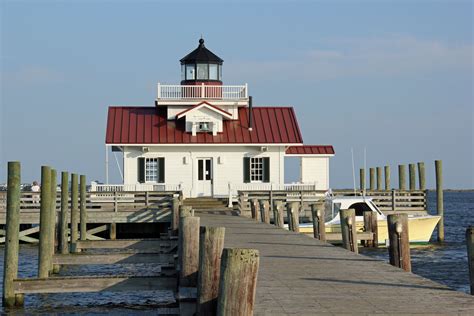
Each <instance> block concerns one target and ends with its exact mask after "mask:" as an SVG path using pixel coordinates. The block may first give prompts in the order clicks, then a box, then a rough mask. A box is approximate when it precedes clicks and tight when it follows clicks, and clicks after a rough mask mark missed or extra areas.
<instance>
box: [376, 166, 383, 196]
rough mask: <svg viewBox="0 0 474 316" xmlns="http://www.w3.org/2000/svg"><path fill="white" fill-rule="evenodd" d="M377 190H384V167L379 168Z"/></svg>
mask: <svg viewBox="0 0 474 316" xmlns="http://www.w3.org/2000/svg"><path fill="white" fill-rule="evenodd" d="M377 190H378V191H380V190H382V167H377Z"/></svg>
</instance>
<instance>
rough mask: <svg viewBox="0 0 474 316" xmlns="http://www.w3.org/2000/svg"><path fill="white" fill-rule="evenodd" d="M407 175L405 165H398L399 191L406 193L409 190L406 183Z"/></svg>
mask: <svg viewBox="0 0 474 316" xmlns="http://www.w3.org/2000/svg"><path fill="white" fill-rule="evenodd" d="M405 174H406V166H405V165H398V189H400V190H401V191H404V190H406V189H407V186H406V183H407V180H406V178H405Z"/></svg>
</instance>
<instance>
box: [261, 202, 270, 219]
mask: <svg viewBox="0 0 474 316" xmlns="http://www.w3.org/2000/svg"><path fill="white" fill-rule="evenodd" d="M260 211H261V215H262V222H264V223H267V224H270V203H269V202H268V200H261V201H260Z"/></svg>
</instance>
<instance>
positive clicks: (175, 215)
mask: <svg viewBox="0 0 474 316" xmlns="http://www.w3.org/2000/svg"><path fill="white" fill-rule="evenodd" d="M179 204H180V202H179V197H177V196H175V197H173V200H172V202H171V235H172V236H178V228H179Z"/></svg>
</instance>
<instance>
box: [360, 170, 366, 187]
mask: <svg viewBox="0 0 474 316" xmlns="http://www.w3.org/2000/svg"><path fill="white" fill-rule="evenodd" d="M359 188H360V190H361V191H364V190H365V169H364V168H361V169H360V170H359Z"/></svg>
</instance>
